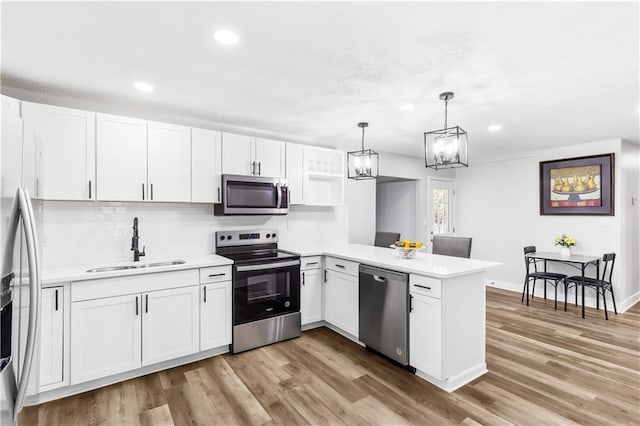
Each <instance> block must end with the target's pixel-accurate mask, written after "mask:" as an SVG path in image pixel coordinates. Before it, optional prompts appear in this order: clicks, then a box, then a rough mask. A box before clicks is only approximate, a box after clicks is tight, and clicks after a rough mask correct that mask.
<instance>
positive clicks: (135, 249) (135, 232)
mask: <svg viewBox="0 0 640 426" xmlns="http://www.w3.org/2000/svg"><path fill="white" fill-rule="evenodd" d="M139 239H140V236H139V235H138V218H137V217H134V218H133V238H131V250H133V261H134V262H139V261H140V257H142V256H145V255H146V253H145V252H144V249H145V248H147V247H146V246H142V251H140V250H138V240H139Z"/></svg>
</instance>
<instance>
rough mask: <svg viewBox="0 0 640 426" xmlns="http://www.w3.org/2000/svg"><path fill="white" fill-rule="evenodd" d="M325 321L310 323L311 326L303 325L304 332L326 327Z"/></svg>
mask: <svg viewBox="0 0 640 426" xmlns="http://www.w3.org/2000/svg"><path fill="white" fill-rule="evenodd" d="M325 324H326V323H325V322H324V321H316V322H310V323H309V324H302V331H307V330H313V329H314V328H320V327H324V326H325Z"/></svg>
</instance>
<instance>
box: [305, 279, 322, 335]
mask: <svg viewBox="0 0 640 426" xmlns="http://www.w3.org/2000/svg"><path fill="white" fill-rule="evenodd" d="M300 275H301V276H300V315H301V317H302V325H305V324H310V323H312V322H317V321H322V269H310V270H307V271H302V272H301V273H300Z"/></svg>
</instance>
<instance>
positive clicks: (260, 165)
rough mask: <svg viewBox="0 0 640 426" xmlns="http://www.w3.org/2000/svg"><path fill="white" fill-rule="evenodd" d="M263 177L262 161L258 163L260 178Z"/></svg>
mask: <svg viewBox="0 0 640 426" xmlns="http://www.w3.org/2000/svg"><path fill="white" fill-rule="evenodd" d="M261 175H262V161H258V176H261Z"/></svg>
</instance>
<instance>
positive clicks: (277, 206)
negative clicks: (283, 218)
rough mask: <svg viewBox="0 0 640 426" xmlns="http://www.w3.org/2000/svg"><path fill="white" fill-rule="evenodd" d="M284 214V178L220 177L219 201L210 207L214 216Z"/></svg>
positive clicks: (286, 194)
mask: <svg viewBox="0 0 640 426" xmlns="http://www.w3.org/2000/svg"><path fill="white" fill-rule="evenodd" d="M288 212H289V189H288V187H287V180H286V179H280V178H271V177H262V176H242V175H222V202H221V203H220V204H216V205H215V206H214V214H215V215H216V216H222V215H261V214H265V215H282V214H287V213H288Z"/></svg>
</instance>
